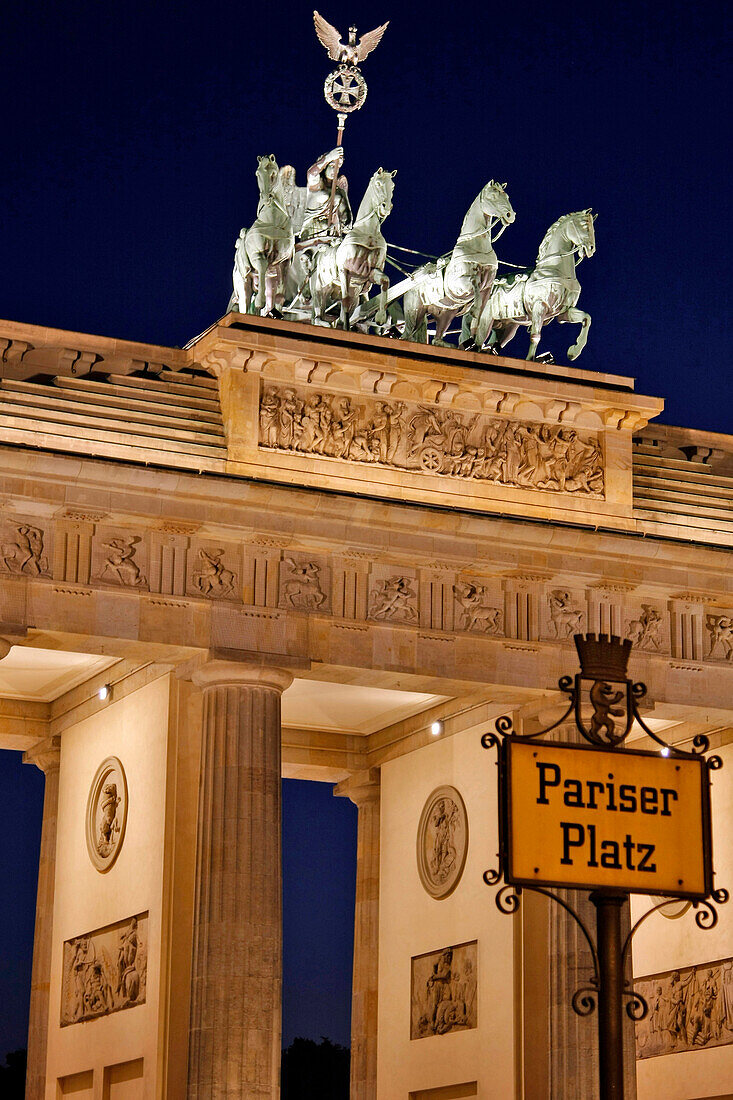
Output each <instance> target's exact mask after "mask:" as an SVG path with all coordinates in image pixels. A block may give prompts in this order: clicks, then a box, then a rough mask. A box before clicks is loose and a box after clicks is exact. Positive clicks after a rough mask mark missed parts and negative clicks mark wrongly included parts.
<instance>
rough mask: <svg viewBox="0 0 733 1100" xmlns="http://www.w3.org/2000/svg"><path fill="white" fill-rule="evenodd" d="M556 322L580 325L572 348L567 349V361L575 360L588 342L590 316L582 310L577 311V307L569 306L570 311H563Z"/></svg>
mask: <svg viewBox="0 0 733 1100" xmlns="http://www.w3.org/2000/svg"><path fill="white" fill-rule="evenodd" d="M558 320H559V321H562V322H564V323H569V324H571V325H580V332H579V333H578V339H577V340H576V342H575V343H574V344H573V345H572V347H569V348H568V359H571V360H572V359H577V358H578V356H579V355H580V353H581V351H582V350H583V348H584V347H585V345H586V342H587V340H588V329H589V328H590V314H589V313H584V312H583V310H582V309H578V308H577V306H571V307H570V309H566V310H565V313H564V314H563V315H562V317H558Z"/></svg>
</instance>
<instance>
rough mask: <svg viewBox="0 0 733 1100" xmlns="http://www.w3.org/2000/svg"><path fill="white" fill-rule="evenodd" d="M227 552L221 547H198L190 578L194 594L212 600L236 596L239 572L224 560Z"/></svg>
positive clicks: (190, 588) (191, 590)
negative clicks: (230, 567) (229, 567)
mask: <svg viewBox="0 0 733 1100" xmlns="http://www.w3.org/2000/svg"><path fill="white" fill-rule="evenodd" d="M225 554H226V551H225V550H223V549H222V548H221V547H212V546H200V547H198V549H197V550H196V553H195V555H194V564H193V567H192V569H191V573H190V580H189V591H190V592H191V593H192V594H195V595H198V596H206V597H208V598H209V599H212V600H226V599H233V598H234V596H235V585H236V583H237V574H236V573H235V572H234V570H233V569H228V568H227V566H226V564H225V563H224V561H222V558H224V556H225Z"/></svg>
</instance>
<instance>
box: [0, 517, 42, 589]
mask: <svg viewBox="0 0 733 1100" xmlns="http://www.w3.org/2000/svg"><path fill="white" fill-rule="evenodd" d="M0 569H2V570H3V571H4V572H7V573H15V574H17V575H19V576H26V577H41V576H48V574H49V572H50V569H49V548H48V545H47V535H46V533H45V531H43V530H42V529H41V528H40V527H37V526H36V525H35V524H33V523H29V522H10V521H4V522H3V524H2V529H1V530H0Z"/></svg>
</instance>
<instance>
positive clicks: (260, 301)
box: [254, 255, 267, 313]
mask: <svg viewBox="0 0 733 1100" xmlns="http://www.w3.org/2000/svg"><path fill="white" fill-rule="evenodd" d="M254 266H255V269H256V271H257V295H256V297H255V302H254V305H255V308H254V312H255V313H264V312H265V303H266V300H267V256H262V255H260V256H257V259H256V262H255V265H254Z"/></svg>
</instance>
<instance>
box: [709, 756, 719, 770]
mask: <svg viewBox="0 0 733 1100" xmlns="http://www.w3.org/2000/svg"><path fill="white" fill-rule="evenodd" d="M706 763H707V766H708V767H709V768H710V771H711V772H717V771H719V770H720V768H722V767H723V761H722V760H721V758H720V757H719V756H709V757H708V758H707V760H706Z"/></svg>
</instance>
